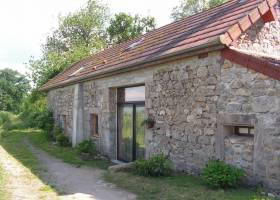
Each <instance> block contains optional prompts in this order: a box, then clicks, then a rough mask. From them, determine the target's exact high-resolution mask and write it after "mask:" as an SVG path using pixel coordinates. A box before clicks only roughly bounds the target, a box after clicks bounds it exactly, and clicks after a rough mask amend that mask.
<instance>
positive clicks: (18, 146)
mask: <svg viewBox="0 0 280 200" xmlns="http://www.w3.org/2000/svg"><path fill="white" fill-rule="evenodd" d="M26 132H27V131H24V130H13V131H10V132H9V133H8V134H6V136H5V137H2V138H1V141H0V145H1V146H2V147H3V148H4V149H5V150H6V151H7V152H8V153H9V154H10V155H12V156H13V157H14V158H15V159H17V160H18V161H20V162H21V163H22V164H23V165H24V166H25V167H27V168H29V169H30V170H31V171H32V173H33V174H35V175H38V174H39V172H40V170H41V167H40V164H39V162H38V160H37V159H36V157H35V156H34V155H33V154H32V152H31V151H30V150H29V148H28V147H27V146H26V144H24V143H23V140H24V138H25V136H26Z"/></svg>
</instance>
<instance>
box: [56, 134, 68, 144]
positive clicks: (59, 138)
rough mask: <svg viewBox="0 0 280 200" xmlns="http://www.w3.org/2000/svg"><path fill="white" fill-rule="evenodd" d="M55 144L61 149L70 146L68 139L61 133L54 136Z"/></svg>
mask: <svg viewBox="0 0 280 200" xmlns="http://www.w3.org/2000/svg"><path fill="white" fill-rule="evenodd" d="M56 142H57V143H58V145H59V146H62V147H66V146H69V145H70V142H69V138H68V137H67V136H66V135H65V134H63V133H60V134H58V135H56Z"/></svg>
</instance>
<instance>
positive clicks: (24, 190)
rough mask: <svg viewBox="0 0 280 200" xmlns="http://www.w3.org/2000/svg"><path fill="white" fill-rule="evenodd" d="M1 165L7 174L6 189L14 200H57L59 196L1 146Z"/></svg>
mask: <svg viewBox="0 0 280 200" xmlns="http://www.w3.org/2000/svg"><path fill="white" fill-rule="evenodd" d="M0 155H1V156H0V165H1V167H2V168H3V170H4V171H5V173H6V177H7V180H6V181H5V189H6V190H7V191H6V193H8V196H9V198H10V199H12V200H37V199H50V200H53V199H57V195H56V193H55V192H53V191H52V190H49V189H48V188H47V186H46V185H45V184H44V183H43V182H42V181H41V180H40V179H39V178H37V177H36V176H35V175H34V174H32V173H31V172H30V170H29V169H28V168H26V167H24V166H23V165H22V164H21V163H20V162H19V161H17V160H16V159H15V158H14V157H12V156H11V155H10V154H9V153H8V152H7V151H6V150H5V149H4V148H3V147H2V146H0Z"/></svg>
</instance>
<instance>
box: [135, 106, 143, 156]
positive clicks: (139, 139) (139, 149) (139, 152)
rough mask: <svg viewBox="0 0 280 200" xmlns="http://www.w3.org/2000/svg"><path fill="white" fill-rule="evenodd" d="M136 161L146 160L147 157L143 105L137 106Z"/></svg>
mask: <svg viewBox="0 0 280 200" xmlns="http://www.w3.org/2000/svg"><path fill="white" fill-rule="evenodd" d="M135 111H136V118H135V123H136V127H135V130H136V132H135V133H136V145H135V148H136V149H135V150H136V159H139V158H144V156H145V126H144V125H143V121H144V119H145V107H144V106H141V105H136V108H135Z"/></svg>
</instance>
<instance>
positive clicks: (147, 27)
mask: <svg viewBox="0 0 280 200" xmlns="http://www.w3.org/2000/svg"><path fill="white" fill-rule="evenodd" d="M155 26H156V24H155V18H154V17H151V16H147V17H140V16H139V15H135V16H131V15H129V14H126V13H119V14H116V15H115V16H114V17H113V18H112V19H111V21H110V26H109V27H108V29H107V31H108V35H109V40H110V44H114V43H117V44H119V43H122V42H125V41H128V40H131V39H134V38H136V37H138V36H140V35H142V34H144V33H147V32H149V31H151V30H153V29H155Z"/></svg>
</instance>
